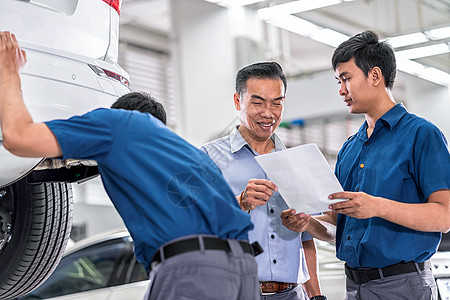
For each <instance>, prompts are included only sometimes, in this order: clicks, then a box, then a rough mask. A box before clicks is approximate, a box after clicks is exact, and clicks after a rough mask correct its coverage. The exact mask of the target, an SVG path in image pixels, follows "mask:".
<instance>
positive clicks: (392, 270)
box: [345, 261, 425, 284]
mask: <svg viewBox="0 0 450 300" xmlns="http://www.w3.org/2000/svg"><path fill="white" fill-rule="evenodd" d="M417 266H418V267H419V270H420V271H423V270H424V269H425V263H423V262H421V263H417ZM412 272H418V271H417V268H416V263H415V262H412V261H410V262H407V263H398V264H395V265H392V266H387V267H384V268H381V269H377V268H367V269H363V268H359V269H352V268H350V267H349V266H347V264H345V275H347V277H348V278H349V279H351V280H353V281H354V282H356V284H363V283H367V282H369V281H371V280H376V279H381V278H382V276H381V274H383V277H389V276H394V275H400V274H406V273H412Z"/></svg>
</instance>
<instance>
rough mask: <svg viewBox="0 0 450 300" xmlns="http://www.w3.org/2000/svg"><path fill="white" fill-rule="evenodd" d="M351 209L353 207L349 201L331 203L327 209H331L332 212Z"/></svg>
mask: <svg viewBox="0 0 450 300" xmlns="http://www.w3.org/2000/svg"><path fill="white" fill-rule="evenodd" d="M351 207H353V202H352V201H351V200H348V201H342V202H338V203H333V204H330V205H329V206H328V208H329V209H332V210H339V209H344V208H351Z"/></svg>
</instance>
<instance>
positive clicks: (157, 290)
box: [146, 236, 259, 300]
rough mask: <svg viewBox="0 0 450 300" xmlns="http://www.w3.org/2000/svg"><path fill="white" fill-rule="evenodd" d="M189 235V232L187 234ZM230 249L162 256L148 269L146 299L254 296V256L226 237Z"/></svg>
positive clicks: (247, 299)
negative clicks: (159, 260) (148, 285)
mask: <svg viewBox="0 0 450 300" xmlns="http://www.w3.org/2000/svg"><path fill="white" fill-rule="evenodd" d="M191 237H192V236H191ZM228 243H229V246H230V248H231V252H226V251H223V250H198V251H190V252H185V253H182V254H179V255H176V256H173V257H170V258H169V259H167V260H162V261H161V263H160V264H158V265H157V266H156V267H154V268H153V269H152V271H151V273H150V279H151V283H150V287H149V291H148V293H147V296H146V299H148V300H157V299H158V300H172V299H173V300H216V299H217V300H224V299H227V300H258V299H259V281H258V268H257V264H256V260H255V258H254V257H253V256H252V255H251V254H248V253H244V252H243V251H242V248H241V246H240V245H239V243H238V240H228Z"/></svg>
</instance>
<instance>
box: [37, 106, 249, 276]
mask: <svg viewBox="0 0 450 300" xmlns="http://www.w3.org/2000/svg"><path fill="white" fill-rule="evenodd" d="M46 124H47V126H48V127H49V128H50V130H51V131H52V132H53V133H54V134H55V136H56V138H57V139H58V141H59V144H60V145H61V149H62V152H63V158H64V159H66V158H78V159H93V160H96V161H97V163H98V167H99V172H100V175H101V177H102V181H103V184H104V187H105V190H106V192H107V193H108V195H109V197H110V199H111V201H112V202H113V204H114V206H115V207H116V209H117V211H118V212H119V214H120V215H121V217H122V219H123V221H124V223H125V225H126V226H127V228H128V230H129V232H130V234H131V236H132V237H133V240H134V244H135V253H136V257H137V259H138V260H139V261H140V262H141V263H143V264H144V266H145V267H146V268H148V266H149V263H150V260H151V259H152V257H153V255H154V253H155V252H156V249H157V248H159V247H160V246H161V245H162V244H164V243H165V242H167V241H170V240H173V239H175V238H178V237H182V236H186V235H192V234H212V235H216V236H218V237H220V238H231V239H242V240H247V239H248V235H247V232H248V231H249V230H250V229H252V228H253V225H252V224H251V222H250V218H249V216H248V214H247V213H245V212H243V211H242V210H241V209H240V207H239V205H238V203H237V201H236V198H235V197H234V194H233V193H232V191H231V189H230V188H229V186H228V184H227V183H226V181H225V180H224V178H223V176H222V174H221V172H220V170H219V169H218V168H217V167H216V165H215V164H214V163H213V162H212V161H211V160H210V159H209V157H208V156H207V155H206V154H205V153H203V152H202V151H200V150H199V149H197V148H195V147H194V146H192V145H190V144H189V143H187V142H186V141H185V140H183V139H182V138H180V137H179V136H177V135H176V134H175V133H173V132H172V131H171V130H169V129H168V128H167V127H166V126H165V125H164V124H163V123H161V122H160V121H159V120H157V119H156V118H154V117H153V116H151V115H150V114H144V113H140V112H137V111H128V110H121V109H97V110H94V111H92V112H90V113H87V114H85V115H83V116H76V117H73V118H70V119H68V120H55V121H50V122H47V123H46ZM101 218H102V216H99V219H101Z"/></svg>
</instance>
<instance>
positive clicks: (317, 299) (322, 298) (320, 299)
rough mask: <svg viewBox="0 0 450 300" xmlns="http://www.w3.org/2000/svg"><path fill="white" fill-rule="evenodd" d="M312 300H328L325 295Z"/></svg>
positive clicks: (311, 299) (314, 297)
mask: <svg viewBox="0 0 450 300" xmlns="http://www.w3.org/2000/svg"><path fill="white" fill-rule="evenodd" d="M310 300H327V297H325V296H324V295H320V296H313V297H311V298H310Z"/></svg>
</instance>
